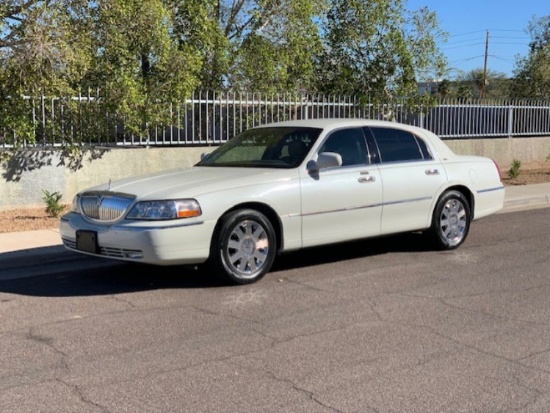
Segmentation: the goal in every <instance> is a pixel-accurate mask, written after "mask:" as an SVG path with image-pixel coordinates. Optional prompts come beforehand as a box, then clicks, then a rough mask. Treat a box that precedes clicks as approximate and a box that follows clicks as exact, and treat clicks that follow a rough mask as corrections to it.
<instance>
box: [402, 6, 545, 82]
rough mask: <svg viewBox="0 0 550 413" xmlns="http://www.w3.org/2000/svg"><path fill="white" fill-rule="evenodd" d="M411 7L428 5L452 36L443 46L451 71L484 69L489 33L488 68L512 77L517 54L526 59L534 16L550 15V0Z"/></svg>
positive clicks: (442, 26) (450, 75)
mask: <svg viewBox="0 0 550 413" xmlns="http://www.w3.org/2000/svg"><path fill="white" fill-rule="evenodd" d="M407 4H408V8H409V9H411V10H417V9H419V8H421V7H425V6H427V7H428V8H429V9H430V10H432V11H435V12H436V13H437V17H438V19H439V25H440V27H441V28H442V29H443V30H445V31H447V32H448V33H449V40H448V42H447V43H446V44H442V45H441V50H442V51H443V52H444V53H445V54H446V56H447V59H448V62H449V67H450V68H451V71H450V73H449V78H454V77H456V75H457V73H459V72H458V71H465V72H468V71H470V70H473V69H477V68H483V62H484V54H485V37H486V33H487V31H489V53H488V56H489V57H488V61H487V68H488V69H490V70H494V71H497V72H501V73H504V74H506V75H508V76H511V75H512V74H513V70H514V68H515V60H516V59H515V57H516V55H521V56H526V55H527V54H528V50H529V48H528V44H529V41H530V38H529V36H528V34H527V33H526V29H527V26H528V24H529V22H530V21H531V18H532V17H533V16H536V17H543V16H547V15H550V1H549V0H520V1H518V0H409V1H408V3H407Z"/></svg>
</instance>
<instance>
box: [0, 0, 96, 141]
mask: <svg viewBox="0 0 550 413" xmlns="http://www.w3.org/2000/svg"><path fill="white" fill-rule="evenodd" d="M69 10H71V4H70V3H69V2H66V1H54V0H28V1H26V2H22V1H17V0H9V1H4V2H2V4H1V5H0V33H1V34H0V128H1V127H4V128H6V130H10V131H14V132H15V134H13V133H12V134H6V135H5V136H4V137H3V139H4V140H5V141H7V143H10V144H14V145H15V146H16V147H18V146H20V145H21V143H22V142H23V141H24V140H25V141H27V142H29V143H32V142H33V141H34V139H35V134H34V130H35V125H34V123H33V119H32V118H31V116H30V114H31V113H32V107H33V105H34V101H33V99H32V98H34V97H37V96H40V95H47V96H62V95H67V94H72V93H74V90H75V89H74V85H75V84H78V83H79V82H80V81H81V80H82V76H83V75H84V74H85V73H86V71H87V70H88V68H89V64H90V55H89V53H88V52H87V51H88V49H87V48H86V47H85V46H84V45H85V44H87V43H88V40H87V39H88V36H87V35H85V34H83V33H81V32H80V31H79V30H78V28H77V26H75V25H74V24H73V22H74V19H73V17H72V16H71V13H70V12H69Z"/></svg>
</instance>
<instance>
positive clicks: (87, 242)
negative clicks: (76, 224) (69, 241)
mask: <svg viewBox="0 0 550 413" xmlns="http://www.w3.org/2000/svg"><path fill="white" fill-rule="evenodd" d="M76 249H77V250H79V251H84V252H89V253H91V254H99V245H98V243H97V232H95V231H83V230H79V231H76Z"/></svg>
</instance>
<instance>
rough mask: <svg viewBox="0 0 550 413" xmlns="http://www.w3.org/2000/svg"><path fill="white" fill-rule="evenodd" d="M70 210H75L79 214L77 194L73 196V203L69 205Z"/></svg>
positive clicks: (80, 211)
mask: <svg viewBox="0 0 550 413" xmlns="http://www.w3.org/2000/svg"><path fill="white" fill-rule="evenodd" d="M71 212H76V213H77V214H81V213H82V210H81V209H80V196H79V195H77V196H75V197H74V198H73V204H72V205H71Z"/></svg>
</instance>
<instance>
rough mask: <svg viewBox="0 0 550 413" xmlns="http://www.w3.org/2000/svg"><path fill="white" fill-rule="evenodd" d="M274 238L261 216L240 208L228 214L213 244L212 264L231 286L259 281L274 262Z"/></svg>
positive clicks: (268, 225)
mask: <svg viewBox="0 0 550 413" xmlns="http://www.w3.org/2000/svg"><path fill="white" fill-rule="evenodd" d="M275 252H276V238H275V231H274V230H273V226H272V225H271V222H270V221H269V220H268V219H267V218H266V217H265V215H263V214H262V213H260V212H258V211H255V210H252V209H243V210H238V211H233V212H230V213H228V214H227V215H226V216H224V217H223V218H222V222H221V226H220V229H219V231H218V232H217V234H216V235H215V236H214V239H213V242H212V252H211V257H210V258H211V263H212V264H213V267H214V269H215V270H216V271H218V272H219V273H221V275H223V276H224V277H225V278H226V279H227V280H229V281H230V282H232V283H234V284H250V283H253V282H255V281H258V280H259V279H261V278H262V277H263V276H264V275H265V274H266V273H267V272H268V271H269V269H270V268H271V265H272V264H273V261H274V259H275Z"/></svg>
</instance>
